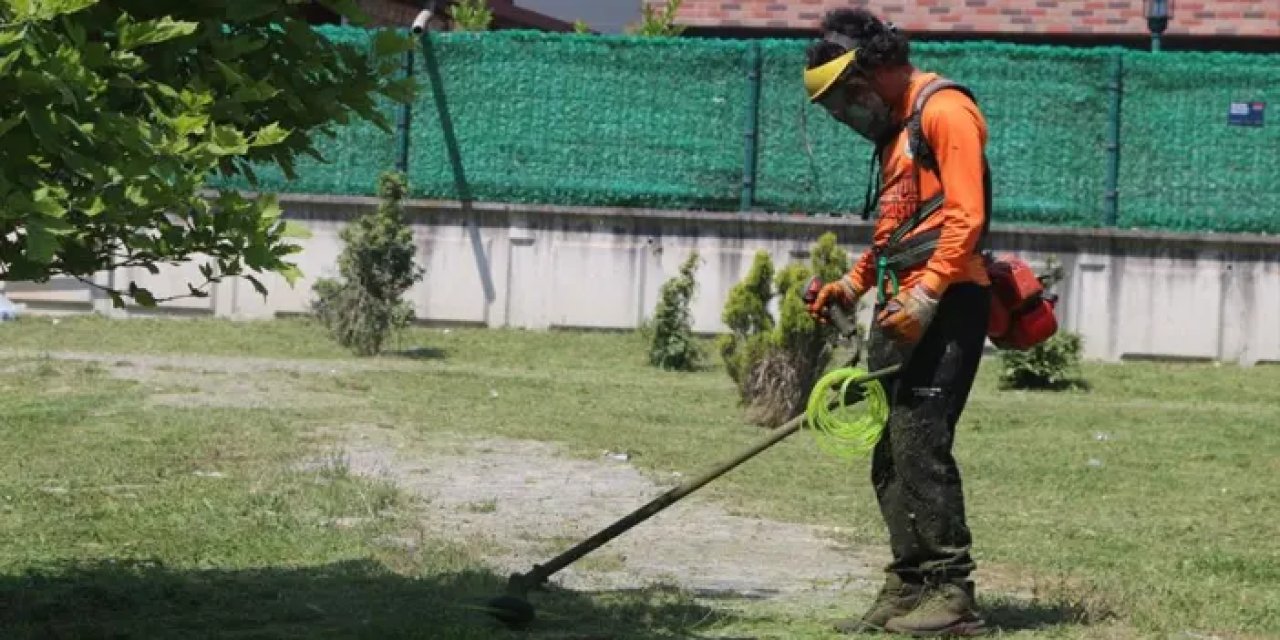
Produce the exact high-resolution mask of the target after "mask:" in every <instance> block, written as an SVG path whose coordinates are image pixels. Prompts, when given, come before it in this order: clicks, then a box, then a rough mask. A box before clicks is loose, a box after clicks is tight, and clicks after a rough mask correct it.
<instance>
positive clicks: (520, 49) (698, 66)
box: [410, 33, 747, 209]
mask: <svg viewBox="0 0 1280 640" xmlns="http://www.w3.org/2000/svg"><path fill="white" fill-rule="evenodd" d="M494 35H495V34H492V33H490V34H484V35H475V34H451V35H449V36H445V37H436V36H433V37H432V38H431V39H430V40H429V41H428V45H427V47H428V48H427V50H426V51H425V52H424V56H423V57H424V58H425V60H424V61H423V63H422V66H423V67H424V68H423V69H422V73H421V74H420V76H419V77H420V78H421V80H422V92H421V93H420V96H419V97H420V99H419V100H418V101H417V103H416V104H414V107H413V109H414V118H413V129H412V135H411V145H412V147H411V149H412V152H411V159H410V167H411V169H412V170H411V178H412V179H411V184H412V188H413V190H414V192H415V193H418V194H421V195H425V196H428V197H440V198H456V197H460V196H462V195H464V194H461V193H459V189H460V188H462V181H461V180H460V177H462V178H465V187H466V188H469V190H470V194H469V195H470V197H472V198H475V199H477V200H491V201H499V202H549V203H556V204H584V205H586V204H609V205H633V206H637V205H638V206H661V207H678V208H709V209H725V208H733V207H736V206H737V204H738V200H739V197H740V193H741V184H742V161H743V150H742V140H743V133H742V127H743V108H744V107H743V105H744V104H745V98H746V91H747V81H746V76H745V72H744V64H745V62H744V52H745V51H746V49H745V47H744V46H743V45H741V44H736V43H718V42H703V41H694V40H653V41H644V40H632V41H619V40H614V39H608V38H599V37H564V36H555V35H548V34H539V33H518V34H511V35H507V34H501V35H500V37H492V36H494ZM445 114H447V116H448V121H447V122H446V121H445V120H443V117H444V115H445ZM446 124H448V125H450V126H444V125H446ZM450 132H452V134H453V135H452V136H450V135H449V134H450ZM454 144H456V149H457V153H456V156H457V158H458V159H460V160H461V162H460V163H458V162H456V161H454V155H453V154H451V149H450V146H451V145H454ZM459 164H460V165H461V166H460V167H459V166H458V165H459ZM459 171H461V176H459V173H458V172H459Z"/></svg>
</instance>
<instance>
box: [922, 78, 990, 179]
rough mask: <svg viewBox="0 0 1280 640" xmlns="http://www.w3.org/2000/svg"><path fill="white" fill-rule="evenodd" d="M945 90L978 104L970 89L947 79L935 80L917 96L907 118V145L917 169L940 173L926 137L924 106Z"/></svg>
mask: <svg viewBox="0 0 1280 640" xmlns="http://www.w3.org/2000/svg"><path fill="white" fill-rule="evenodd" d="M945 89H954V90H956V91H959V92H961V93H963V94H965V95H966V96H969V99H970V100H973V101H974V102H977V98H975V97H974V96H973V92H972V91H970V90H969V88H968V87H966V86H964V85H962V84H960V83H958V82H954V81H951V80H948V79H946V78H935V79H934V80H933V81H931V82H930V83H929V84H927V85H925V86H924V88H922V89H920V93H919V94H918V95H916V100H915V103H914V104H913V105H912V106H911V114H910V115H909V116H907V122H906V128H907V144H908V145H909V146H910V148H911V158H912V161H913V162H915V165H916V166H917V167H923V168H925V169H928V170H930V171H933V172H934V173H937V171H938V159H937V158H936V157H934V155H933V148H932V147H930V146H929V140H928V138H926V137H925V135H924V105H925V103H926V102H928V101H929V98H931V97H933V94H935V93H937V92H939V91H943V90H945Z"/></svg>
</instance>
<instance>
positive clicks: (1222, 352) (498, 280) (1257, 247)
mask: <svg viewBox="0 0 1280 640" xmlns="http://www.w3.org/2000/svg"><path fill="white" fill-rule="evenodd" d="M282 200H283V203H284V206H285V210H286V215H287V216H288V217H290V218H292V219H295V220H298V221H300V222H302V223H303V224H305V225H306V226H307V227H308V228H309V229H310V230H311V232H312V234H313V235H312V237H311V238H310V239H309V240H307V241H306V245H305V246H306V250H305V251H304V252H303V253H302V254H301V256H300V257H299V263H300V267H301V268H302V270H303V272H304V273H305V274H306V276H305V278H304V279H303V280H301V281H300V282H298V283H297V285H296V286H295V287H293V288H290V287H289V286H288V285H287V284H286V283H285V282H284V280H283V279H281V278H278V277H274V276H267V277H266V278H264V282H265V283H266V285H267V287H268V289H269V290H270V295H269V297H268V298H267V299H266V300H264V299H263V298H262V297H261V296H259V295H258V294H256V293H255V292H254V290H253V288H252V287H251V286H250V285H249V284H248V283H246V282H242V281H229V282H225V283H222V284H220V285H218V286H217V287H216V288H215V289H214V290H213V293H212V295H211V296H210V297H209V298H206V299H188V300H179V301H175V302H170V303H166V304H165V305H164V309H163V310H162V311H160V312H159V313H177V314H183V315H216V316H219V317H227V318H235V319H253V318H270V317H273V316H275V315H277V314H289V313H304V312H305V311H306V310H307V306H308V304H309V302H310V298H311V295H310V291H311V283H312V282H313V281H314V279H315V278H317V277H325V276H334V275H336V271H337V267H336V258H337V256H338V253H339V252H340V250H341V241H340V240H339V237H338V233H339V231H340V230H341V228H342V226H343V224H344V223H345V221H346V220H348V219H349V218H350V217H351V216H352V215H354V214H356V213H357V212H358V211H360V210H362V209H363V208H367V207H374V206H376V202H375V201H374V200H372V199H366V198H344V197H311V196H284V197H283V198H282ZM409 211H410V215H411V218H412V222H413V224H414V229H415V235H416V238H417V241H418V248H419V260H420V261H421V262H422V264H423V265H424V266H425V267H426V270H427V276H426V278H425V279H424V281H423V282H422V283H420V284H419V285H418V286H417V287H415V288H414V289H413V290H412V291H411V293H410V297H411V299H412V301H413V304H414V306H415V308H416V311H417V314H418V317H419V318H420V319H423V320H427V321H433V322H449V323H465V324H475V325H481V326H491V327H525V328H533V329H543V328H550V327H579V328H582V327H589V328H630V327H634V326H636V324H637V323H639V322H641V321H642V320H643V319H644V318H645V317H646V316H647V315H648V314H650V313H651V312H652V309H653V307H654V305H655V304H656V302H657V298H658V291H659V288H660V287H661V286H662V283H663V282H664V281H665V280H666V279H667V278H670V277H672V276H673V275H674V274H675V273H676V271H677V269H678V267H679V265H680V263H681V262H682V261H683V260H684V259H685V258H686V256H687V255H688V254H689V252H690V251H691V250H694V249H696V250H697V251H698V252H699V254H700V255H701V256H702V258H703V260H704V263H703V265H702V267H701V268H700V269H699V272H698V283H699V294H698V296H697V298H696V300H695V308H694V317H695V322H696V329H697V330H699V331H703V332H715V331H719V330H721V329H722V325H721V323H720V310H721V308H722V305H723V302H724V299H725V296H726V295H727V293H728V291H729V288H730V287H732V286H733V284H734V283H736V282H737V281H738V280H739V279H740V278H741V277H742V276H743V275H745V273H746V271H747V269H748V268H749V267H750V265H751V261H752V257H753V256H754V254H755V252H756V251H758V250H765V251H768V252H769V253H770V254H771V255H772V257H773V259H774V262H775V264H778V265H782V264H785V263H788V262H791V261H793V260H806V259H807V250H808V247H809V246H810V245H811V243H812V242H813V241H814V240H815V239H816V238H817V237H818V236H819V235H820V234H822V233H823V232H825V231H827V230H831V231H835V232H836V233H837V234H838V235H839V237H840V240H841V244H842V246H844V247H845V248H846V249H848V250H850V251H851V252H855V253H856V252H859V251H861V250H862V249H864V248H865V246H866V243H867V241H868V240H869V237H870V227H869V225H867V224H865V223H862V222H861V221H860V220H856V219H854V220H844V219H836V218H808V217H791V216H783V215H765V214H750V215H740V214H733V213H699V212H671V211H640V210H624V209H586V208H559V207H540V206H505V205H491V204H476V205H469V206H466V207H463V206H462V205H459V204H458V203H441V202H425V201H424V202H412V203H410V206H409ZM989 244H990V246H991V247H992V248H993V249H994V250H996V251H999V252H1004V251H1012V252H1016V253H1017V254H1019V255H1021V256H1023V257H1024V258H1026V259H1028V260H1029V261H1031V262H1032V264H1035V265H1040V264H1043V261H1044V260H1045V259H1046V258H1047V257H1049V256H1055V257H1057V259H1058V260H1060V261H1061V262H1062V264H1063V268H1064V270H1065V273H1066V279H1065V281H1064V282H1063V283H1062V284H1060V285H1059V288H1058V291H1059V293H1060V294H1061V296H1062V302H1061V304H1060V307H1059V316H1060V320H1061V322H1062V324H1063V326H1064V327H1065V328H1067V329H1069V330H1072V331H1077V332H1079V333H1081V334H1082V335H1083V337H1084V340H1085V349H1086V356H1087V357H1089V358H1091V359H1102V360H1119V359H1122V358H1131V357H1161V358H1188V359H1204V360H1223V361H1233V362H1240V363H1242V364H1245V365H1251V364H1255V363H1258V362H1280V239H1272V238H1266V237H1258V236H1215V235H1182V234H1155V233H1140V232H1130V231H1111V230H1073V229H1023V228H1016V229H1015V228H1001V227H1000V226H999V225H997V226H996V227H995V228H994V229H993V231H992V235H991V237H990V241H989ZM130 279H136V280H137V281H138V282H139V284H144V285H146V286H149V287H151V288H152V290H153V292H154V293H155V294H156V295H157V297H160V296H166V295H174V294H179V293H182V292H185V291H186V284H185V283H186V282H188V281H192V282H198V281H199V275H198V273H197V272H196V269H195V267H194V266H191V267H183V268H170V269H166V270H163V271H162V272H161V273H160V275H158V276H151V275H149V274H147V273H146V272H145V271H141V270H133V271H131V272H130V271H120V272H116V273H104V274H99V275H98V276H97V281H98V282H99V283H100V284H104V285H114V286H117V287H123V286H127V284H128V282H129V281H130ZM3 290H4V291H5V293H6V295H8V296H9V297H10V298H11V299H12V300H13V301H14V302H16V303H20V304H25V305H26V306H27V307H28V309H29V310H30V311H32V312H47V313H59V312H62V313H66V312H89V311H95V310H96V311H98V312H101V313H106V314H112V315H130V314H140V313H155V312H148V311H143V310H140V309H136V308H131V309H130V310H128V311H124V312H121V311H117V310H113V309H112V308H111V303H110V300H109V299H106V298H105V297H103V296H102V295H101V294H98V293H96V292H95V291H93V290H92V288H90V287H88V286H86V285H83V284H81V283H78V282H76V281H68V280H57V281H54V282H51V283H48V284H43V285H33V284H22V283H7V284H4V286H3Z"/></svg>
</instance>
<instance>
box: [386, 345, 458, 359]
mask: <svg viewBox="0 0 1280 640" xmlns="http://www.w3.org/2000/svg"><path fill="white" fill-rule="evenodd" d="M383 355H384V356H386V357H388V358H404V359H406V360H444V359H445V358H447V357H449V352H448V351H445V350H444V349H440V348H437V347H414V348H412V349H399V350H395V351H386V352H383Z"/></svg>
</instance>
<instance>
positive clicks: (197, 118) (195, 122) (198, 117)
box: [173, 113, 209, 137]
mask: <svg viewBox="0 0 1280 640" xmlns="http://www.w3.org/2000/svg"><path fill="white" fill-rule="evenodd" d="M208 126H209V115H208V114H203V113H200V114H195V113H184V114H182V115H180V116H178V117H176V118H174V119H173V128H174V131H176V132H177V134H178V135H180V136H183V137H186V136H189V135H192V134H201V133H204V131H205V128H206V127H208Z"/></svg>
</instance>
